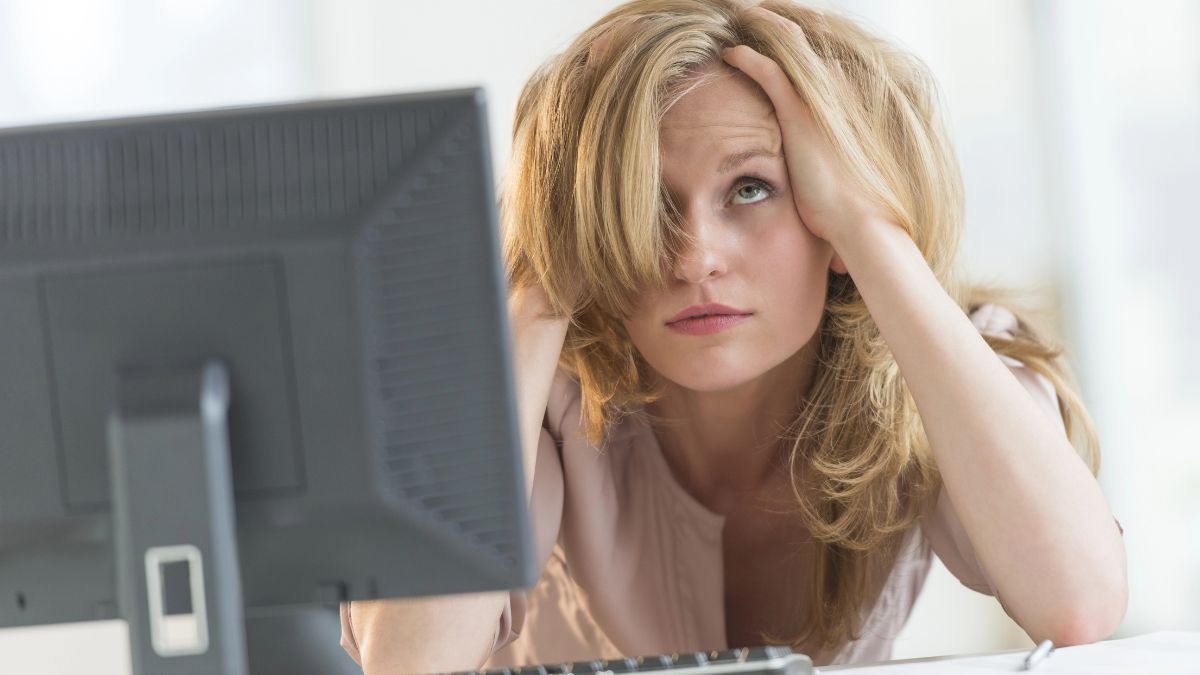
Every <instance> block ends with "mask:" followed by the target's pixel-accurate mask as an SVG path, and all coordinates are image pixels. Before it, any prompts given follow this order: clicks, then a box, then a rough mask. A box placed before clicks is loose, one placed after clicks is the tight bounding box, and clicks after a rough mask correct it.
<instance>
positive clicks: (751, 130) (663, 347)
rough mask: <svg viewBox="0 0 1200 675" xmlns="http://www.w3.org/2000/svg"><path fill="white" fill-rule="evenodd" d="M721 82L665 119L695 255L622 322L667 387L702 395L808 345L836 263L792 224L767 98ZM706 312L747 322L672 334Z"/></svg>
mask: <svg viewBox="0 0 1200 675" xmlns="http://www.w3.org/2000/svg"><path fill="white" fill-rule="evenodd" d="M723 72H725V73H727V74H728V75H727V76H725V77H721V78H719V79H717V80H716V81H714V82H711V83H709V84H706V85H703V86H701V87H698V88H696V89H693V90H692V91H691V92H689V93H688V94H687V95H686V96H685V97H684V98H682V99H681V100H680V101H679V102H678V103H676V104H675V106H673V107H672V108H671V109H670V110H669V111H668V112H667V114H666V116H665V118H664V119H663V123H662V128H661V134H660V148H659V150H660V154H661V158H662V171H663V179H664V180H665V182H666V186H667V189H668V190H669V191H670V193H671V194H672V196H673V199H674V200H675V204H676V205H677V206H678V207H679V210H680V214H681V215H682V217H683V224H684V227H685V228H686V229H687V231H688V232H689V233H690V234H691V235H692V236H693V237H695V239H696V245H695V246H694V247H692V248H691V249H689V250H685V251H683V252H682V255H681V256H680V259H679V261H678V263H677V264H676V265H675V267H674V268H673V274H672V277H671V281H670V284H669V285H668V287H667V289H666V290H665V291H662V292H654V293H647V294H645V295H643V296H642V297H640V298H639V299H638V302H637V307H636V311H635V313H634V314H633V316H632V317H631V318H630V319H629V320H627V321H626V322H625V328H626V330H628V332H629V335H630V337H631V339H632V341H633V344H634V346H635V347H636V348H637V349H638V351H639V352H640V353H641V354H642V356H643V357H644V358H645V359H646V362H647V363H649V364H650V366H651V367H653V368H654V370H655V371H656V372H657V373H658V374H659V375H660V376H662V377H664V378H666V379H667V380H670V381H671V382H673V383H675V384H677V385H679V386H681V387H684V388H686V389H690V390H695V391H721V390H725V389H729V388H732V387H735V386H737V385H740V384H743V383H746V382H749V381H752V380H754V379H756V378H758V377H760V376H761V375H763V374H764V373H766V372H767V371H769V370H770V369H772V368H774V367H775V366H778V365H779V364H781V363H783V362H784V361H785V360H787V359H788V358H789V357H791V356H793V355H795V354H796V352H798V351H799V350H800V349H801V348H802V347H803V346H804V345H805V344H806V343H808V342H809V341H810V340H811V339H812V337H813V336H814V334H815V333H816V330H817V327H818V325H819V323H820V320H821V314H822V311H823V308H824V303H825V294H826V286H827V278H826V274H827V271H828V270H829V268H830V262H831V260H832V259H833V248H832V246H830V245H829V244H828V243H826V242H825V241H824V240H822V239H819V238H817V237H816V236H814V235H813V234H811V233H810V232H809V231H808V229H807V228H806V227H805V226H804V224H803V223H802V222H801V221H800V216H799V215H798V214H797V213H796V208H795V204H794V202H793V200H792V195H791V191H790V189H789V186H788V174H787V167H786V166H785V164H784V160H783V154H782V153H783V151H782V143H781V135H780V131H779V125H778V123H777V121H776V119H775V113H774V109H773V108H772V106H771V103H770V99H768V98H767V96H766V94H765V93H764V92H763V91H762V90H761V89H760V88H759V87H758V85H757V84H756V83H754V82H753V81H752V80H750V79H749V78H748V77H746V76H745V75H743V74H742V73H740V72H738V71H734V70H732V69H728V68H723ZM751 151H761V154H753V153H752V152H751ZM751 155H752V156H751ZM739 157H740V158H742V159H743V160H744V161H741V162H739V163H736V164H734V165H730V164H729V163H728V161H727V160H728V159H729V158H733V159H734V160H735V161H736V160H737V159H738V158H739ZM839 266H840V263H839ZM839 271H841V270H839ZM706 303H720V304H723V305H728V306H729V307H732V308H735V309H738V310H741V311H743V312H746V313H748V314H749V316H748V317H747V318H745V319H744V320H742V321H741V322H740V323H737V324H736V325H733V326H731V327H728V328H725V329H724V330H720V331H718V332H715V333H709V334H702V335H691V334H685V333H683V332H680V331H679V330H676V328H673V327H672V326H671V325H668V322H669V321H670V320H671V318H672V317H674V316H675V315H676V314H677V313H678V312H680V310H683V309H685V308H687V307H690V306H692V305H703V304H706Z"/></svg>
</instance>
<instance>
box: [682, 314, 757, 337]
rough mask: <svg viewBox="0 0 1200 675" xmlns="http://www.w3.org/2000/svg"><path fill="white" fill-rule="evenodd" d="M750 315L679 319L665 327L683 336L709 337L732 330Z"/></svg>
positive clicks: (713, 315) (718, 315) (717, 315)
mask: <svg viewBox="0 0 1200 675" xmlns="http://www.w3.org/2000/svg"><path fill="white" fill-rule="evenodd" d="M750 316H751V315H750V314H709V315H708V316H698V317H696V318H694V319H681V320H679V321H676V322H674V323H669V324H667V327H668V328H670V329H671V330H673V331H676V332H678V333H683V334H684V335H711V334H712V333H719V332H721V331H723V330H727V329H729V328H732V327H734V326H736V325H738V324H739V323H742V322H743V321H745V320H746V319H749V318H750Z"/></svg>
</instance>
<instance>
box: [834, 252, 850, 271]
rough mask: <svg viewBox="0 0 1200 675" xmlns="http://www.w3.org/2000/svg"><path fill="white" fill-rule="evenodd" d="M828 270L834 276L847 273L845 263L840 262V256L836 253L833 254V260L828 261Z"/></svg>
mask: <svg viewBox="0 0 1200 675" xmlns="http://www.w3.org/2000/svg"><path fill="white" fill-rule="evenodd" d="M829 269H831V270H833V271H834V273H835V274H845V273H846V272H848V271H849V270H848V269H846V263H844V262H842V256H840V255H838V254H837V251H834V252H833V258H832V259H831V260H830V261H829Z"/></svg>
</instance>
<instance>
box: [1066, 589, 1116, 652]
mask: <svg viewBox="0 0 1200 675" xmlns="http://www.w3.org/2000/svg"><path fill="white" fill-rule="evenodd" d="M1128 604H1129V586H1128V584H1126V583H1125V582H1124V580H1122V582H1121V583H1120V584H1119V585H1118V586H1117V588H1116V589H1114V590H1112V591H1109V592H1107V593H1096V594H1094V595H1093V596H1092V597H1090V598H1088V599H1087V601H1086V602H1081V603H1077V604H1076V605H1075V607H1073V608H1072V610H1071V611H1070V612H1068V613H1067V614H1066V616H1065V617H1064V618H1063V620H1062V621H1060V622H1058V625H1057V626H1056V628H1055V629H1054V631H1053V633H1052V634H1051V635H1050V636H1049V638H1050V639H1051V640H1053V641H1054V645H1055V646H1056V647H1069V646H1071V645H1082V644H1089V643H1092V642H1098V641H1100V640H1103V639H1105V638H1107V637H1108V636H1110V635H1112V634H1113V632H1115V631H1116V630H1117V626H1119V625H1120V624H1121V621H1122V620H1123V619H1124V618H1125V611H1126V608H1127V607H1128Z"/></svg>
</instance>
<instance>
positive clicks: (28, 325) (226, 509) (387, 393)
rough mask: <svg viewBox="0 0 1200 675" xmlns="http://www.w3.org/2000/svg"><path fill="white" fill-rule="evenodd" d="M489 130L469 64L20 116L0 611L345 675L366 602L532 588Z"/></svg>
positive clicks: (4, 170)
mask: <svg viewBox="0 0 1200 675" xmlns="http://www.w3.org/2000/svg"><path fill="white" fill-rule="evenodd" d="M486 130H487V127H486V116H485V102H484V95H483V91H482V90H481V89H478V88H472V89H465V90H454V91H442V92H427V93H420V94H410V95H398V96H385V97H373V98H363V99H357V100H341V101H317V102H305V103H300V104H292V105H273V106H263V107H246V108H234V109H223V110H215V111H208V112H200V113H189V114H179V115H166V116H153V117H141V118H129V119H120V120H107V121H100V122H88V123H75V124H58V125H52V126H41V127H32V128H21V129H9V130H3V131H0V317H2V318H3V323H2V326H3V327H2V328H0V627H10V626H28V625H35V624H46V623H59V622H70V621H83V620H93V619H111V618H118V617H121V618H125V619H126V620H127V621H128V622H129V627H130V645H131V650H132V654H131V656H132V663H133V666H134V671H135V672H136V673H149V672H153V673H185V672H186V673H201V672H203V673H244V672H247V671H246V668H247V666H246V664H247V661H249V664H250V668H251V670H252V671H253V672H255V673H269V672H288V673H303V672H321V673H332V672H339V669H341V670H347V672H350V671H356V670H357V667H356V666H355V665H354V663H353V661H352V660H351V659H349V658H348V657H347V656H346V655H345V654H344V652H342V650H341V648H340V646H339V645H338V635H337V628H338V617H337V613H336V609H337V603H338V602H339V601H341V600H344V599H369V598H389V597H406V596H417V595H436V594H445V593H460V592H477V591H488V590H499V589H507V588H516V587H528V586H531V585H532V584H533V583H534V581H535V580H536V574H537V571H536V570H535V567H534V562H533V555H532V544H531V538H530V532H529V523H528V514H527V509H526V501H525V494H526V493H525V489H524V472H523V470H522V468H521V452H520V442H519V438H518V431H517V423H516V404H515V397H514V393H513V392H514V377H513V373H512V365H511V360H510V358H511V348H510V334H509V330H508V325H507V312H506V307H507V304H506V302H505V298H506V291H507V289H506V286H505V283H504V275H503V271H502V266H501V264H500V256H499V246H498V239H499V237H498V228H497V222H496V213H495V210H496V203H495V199H494V188H493V182H492V172H491V165H490V158H489V155H490V153H489V150H488V138H487V133H486ZM304 630H314V631H316V632H317V634H316V635H301V634H299V633H298V632H299V631H304ZM281 638H282V639H284V642H283V643H282V644H280V643H279V642H278V640H280V639H281ZM272 641H275V642H274V643H273V642H272ZM247 653H248V654H249V656H247Z"/></svg>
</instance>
